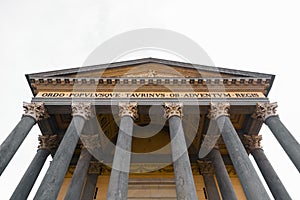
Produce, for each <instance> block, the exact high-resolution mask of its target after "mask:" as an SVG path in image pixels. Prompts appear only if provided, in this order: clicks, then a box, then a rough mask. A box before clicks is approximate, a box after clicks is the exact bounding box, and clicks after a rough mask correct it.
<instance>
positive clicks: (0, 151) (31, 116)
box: [0, 103, 47, 175]
mask: <svg viewBox="0 0 300 200" xmlns="http://www.w3.org/2000/svg"><path fill="white" fill-rule="evenodd" d="M23 107H24V110H25V114H24V115H23V117H22V119H21V120H20V122H19V123H18V124H17V126H16V127H15V128H14V129H13V130H12V132H11V133H10V134H9V135H8V137H7V138H6V139H5V141H4V142H3V143H2V144H1V146H0V158H1V159H0V175H1V174H2V173H3V171H4V170H5V168H6V166H7V165H8V163H9V162H10V160H11V159H12V157H13V156H14V155H15V153H16V152H17V150H18V149H19V147H20V146H21V144H22V143H23V141H24V139H25V138H26V136H27V135H28V133H29V132H30V130H31V128H32V127H33V126H34V125H35V124H36V122H37V121H39V120H41V119H43V118H44V117H46V116H47V114H46V110H45V107H44V104H43V103H30V104H29V103H24V104H23Z"/></svg>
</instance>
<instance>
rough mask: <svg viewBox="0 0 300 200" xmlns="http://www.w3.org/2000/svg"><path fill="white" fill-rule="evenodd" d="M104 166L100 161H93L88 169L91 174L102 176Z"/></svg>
mask: <svg viewBox="0 0 300 200" xmlns="http://www.w3.org/2000/svg"><path fill="white" fill-rule="evenodd" d="M101 167H102V164H101V163H100V162H99V161H91V162H90V165H89V169H88V173H89V174H101Z"/></svg>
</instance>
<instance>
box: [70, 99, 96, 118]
mask: <svg viewBox="0 0 300 200" xmlns="http://www.w3.org/2000/svg"><path fill="white" fill-rule="evenodd" d="M72 116H81V117H83V118H84V119H85V120H89V119H90V118H91V117H92V116H93V112H92V103H83V102H73V103H72Z"/></svg>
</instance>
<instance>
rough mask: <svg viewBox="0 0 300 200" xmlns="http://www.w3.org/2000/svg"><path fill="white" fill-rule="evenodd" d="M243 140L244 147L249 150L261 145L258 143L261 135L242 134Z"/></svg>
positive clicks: (258, 147) (259, 147)
mask: <svg viewBox="0 0 300 200" xmlns="http://www.w3.org/2000/svg"><path fill="white" fill-rule="evenodd" d="M243 140H244V145H245V148H246V149H247V150H249V151H252V150H254V149H261V148H262V146H261V145H260V142H261V140H262V135H244V139H243Z"/></svg>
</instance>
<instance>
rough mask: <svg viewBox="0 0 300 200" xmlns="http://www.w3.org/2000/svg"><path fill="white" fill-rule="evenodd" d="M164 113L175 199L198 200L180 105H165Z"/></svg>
mask: <svg viewBox="0 0 300 200" xmlns="http://www.w3.org/2000/svg"><path fill="white" fill-rule="evenodd" d="M165 111H166V113H165V117H166V118H167V119H168V120H169V129H170V136H171V147H172V159H173V166H174V173H175V182H176V194H177V199H179V200H187V199H198V197H197V193H196V188H195V183H194V178H193V173H192V170H191V164H190V160H189V156H188V151H187V147H186V142H185V138H184V132H183V127H182V121H181V117H182V116H183V113H182V104H175V103H174V104H173V103H165Z"/></svg>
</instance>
